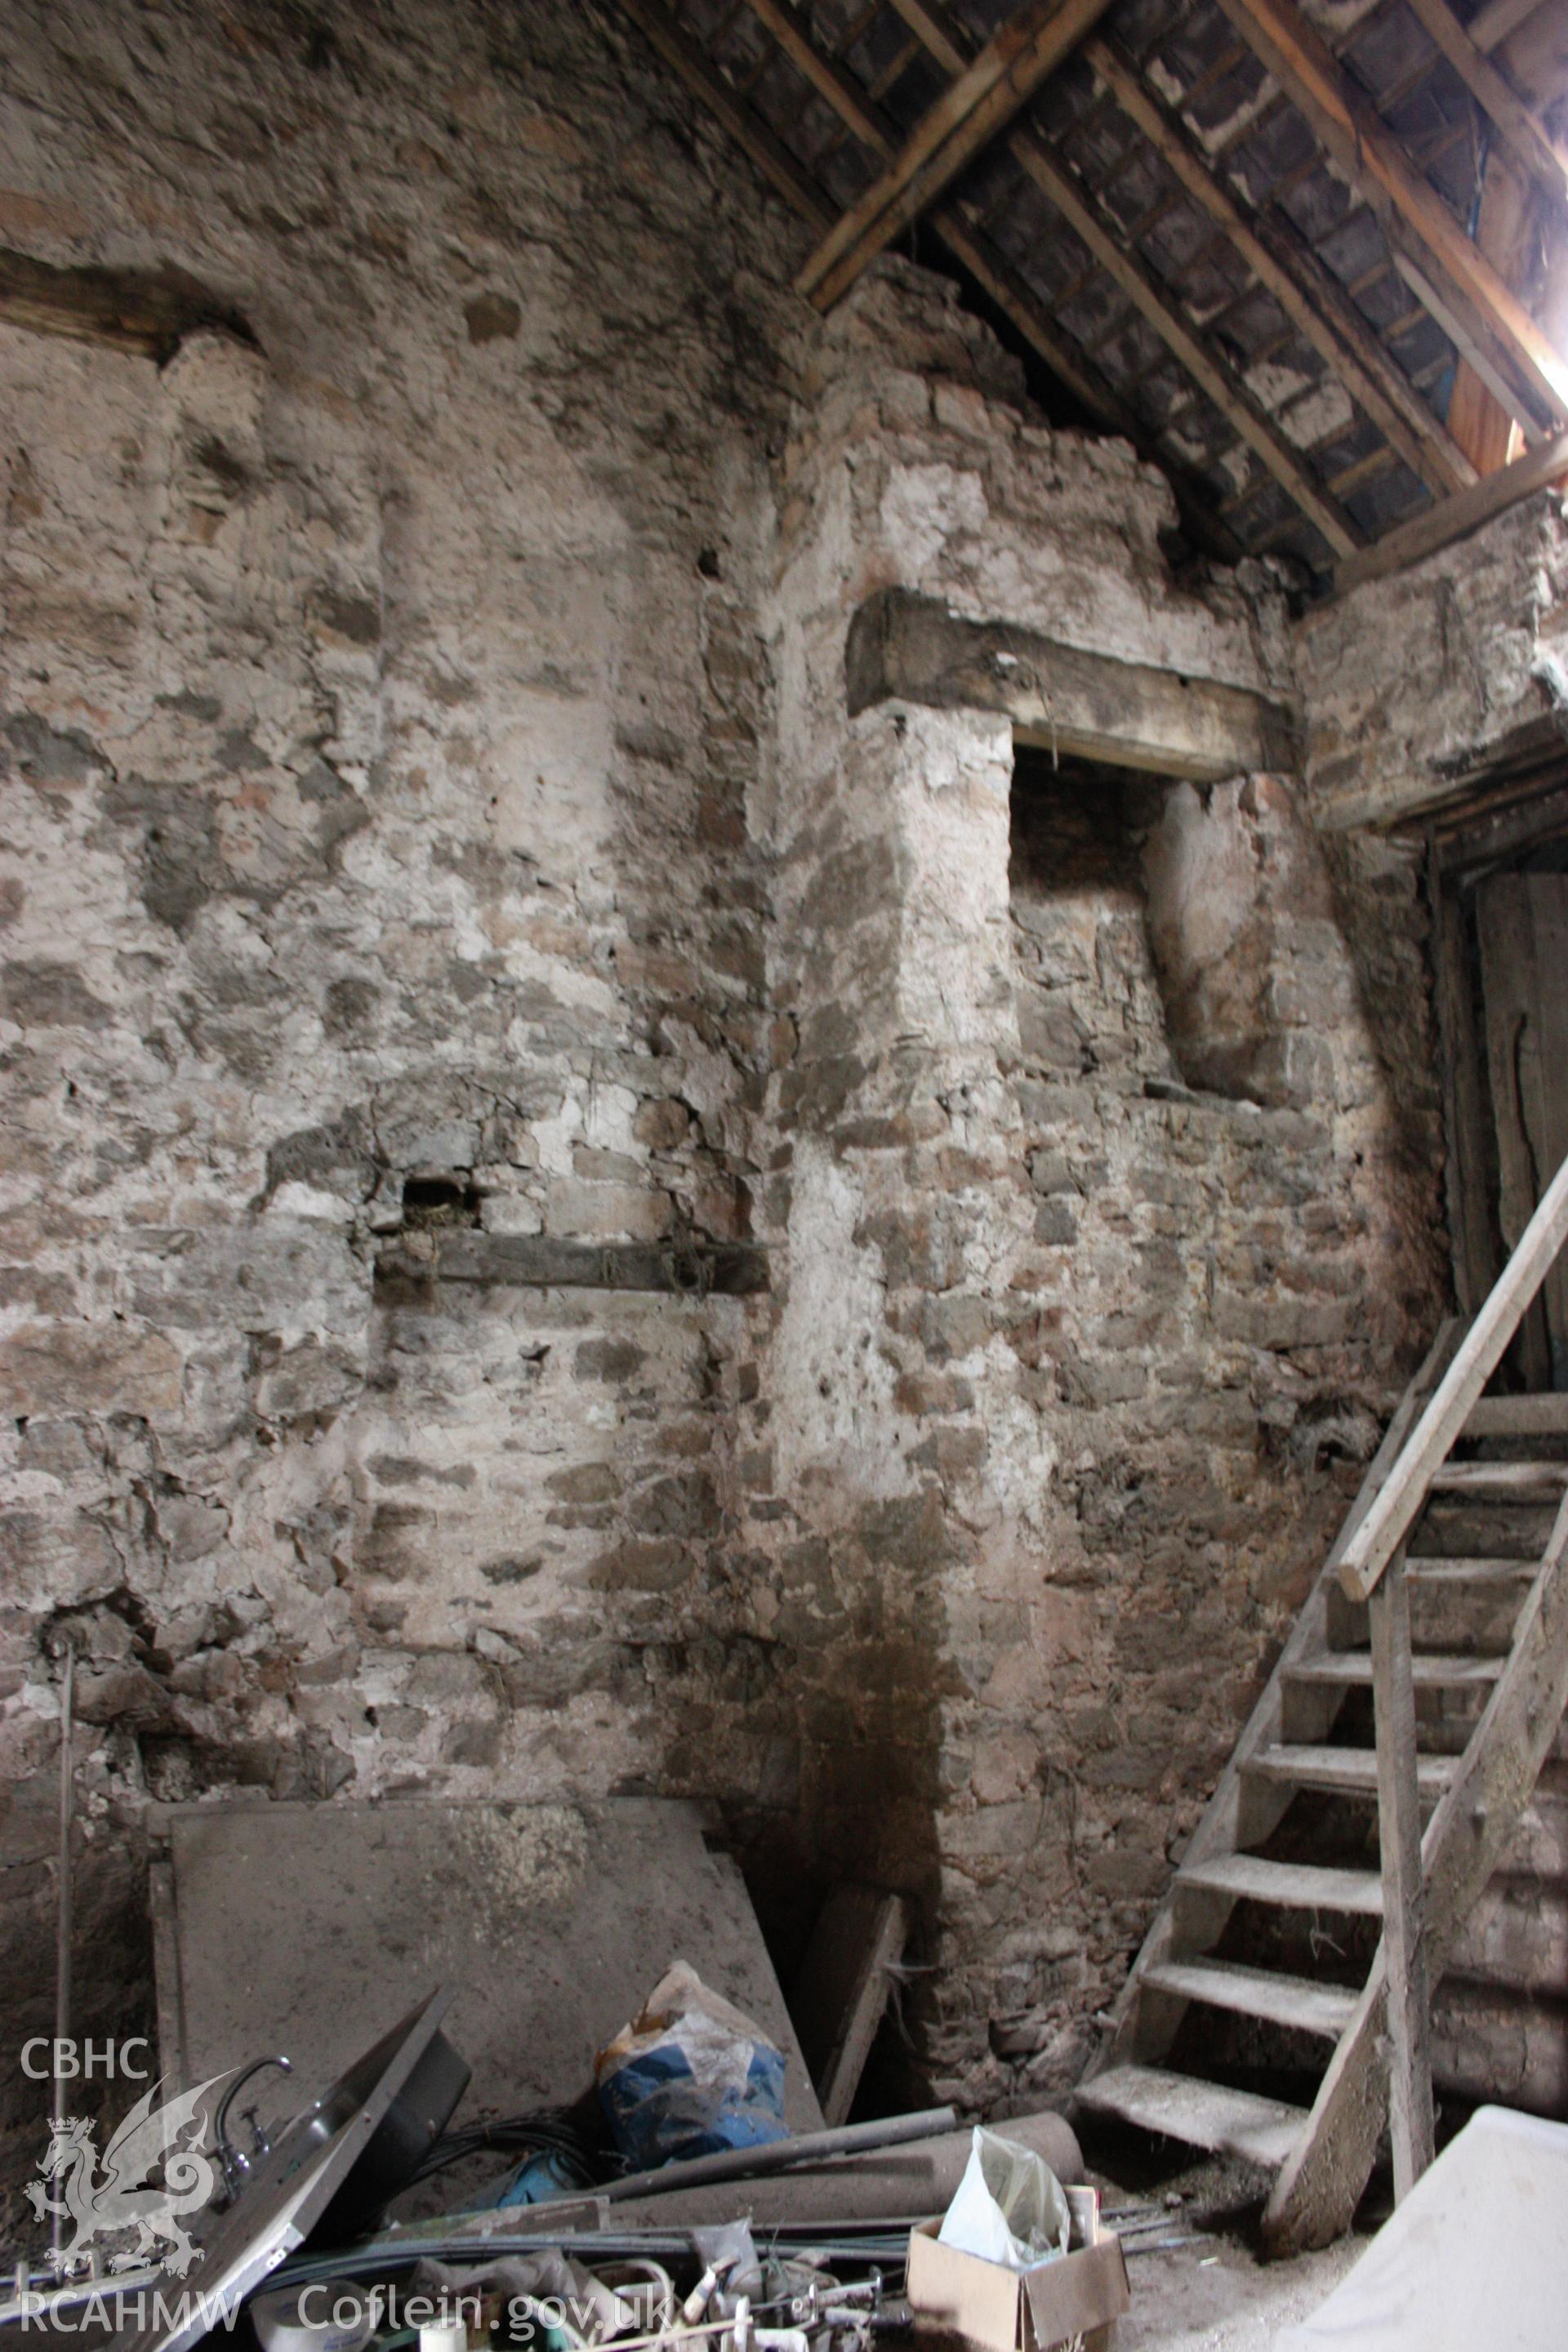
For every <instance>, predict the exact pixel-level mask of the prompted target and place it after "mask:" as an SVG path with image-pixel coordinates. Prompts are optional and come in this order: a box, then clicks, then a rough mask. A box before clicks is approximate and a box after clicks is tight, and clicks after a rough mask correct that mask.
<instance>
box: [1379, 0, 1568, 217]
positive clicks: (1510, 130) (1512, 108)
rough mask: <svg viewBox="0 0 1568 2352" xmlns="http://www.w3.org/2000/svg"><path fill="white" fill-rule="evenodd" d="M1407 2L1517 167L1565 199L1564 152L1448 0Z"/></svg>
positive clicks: (1567, 163) (1567, 162)
mask: <svg viewBox="0 0 1568 2352" xmlns="http://www.w3.org/2000/svg"><path fill="white" fill-rule="evenodd" d="M1407 5H1408V6H1409V7H1410V9H1411V11H1412V13H1413V14H1414V15H1415V16H1416V17H1418V18H1419V20H1420V22H1421V25H1422V26H1423V27H1424V28H1425V30H1426V33H1427V34H1428V36H1429V37H1431V39H1432V40H1433V41H1434V42H1436V46H1437V47H1438V48H1439V49H1441V51H1442V52H1443V55H1444V56H1445V57H1446V58H1447V60H1448V63H1449V64H1450V65H1451V66H1452V67H1453V68H1454V71H1455V72H1456V73H1457V74H1458V77H1459V79H1460V80H1461V81H1462V82H1463V83H1464V85H1465V87H1466V89H1468V91H1469V93H1470V96H1471V97H1472V98H1473V99H1474V100H1475V101H1476V103H1477V105H1478V106H1479V107H1480V108H1481V109H1482V110H1483V111H1484V112H1485V113H1487V114H1489V116H1490V117H1491V120H1492V122H1493V125H1494V126H1495V128H1496V130H1497V131H1498V133H1499V135H1500V138H1501V141H1502V143H1503V145H1504V147H1505V148H1506V149H1507V150H1508V152H1509V153H1510V155H1511V157H1512V158H1513V161H1514V163H1516V164H1517V166H1518V168H1519V169H1520V171H1521V172H1522V173H1525V175H1526V176H1527V177H1528V178H1530V179H1532V180H1534V181H1535V182H1536V184H1537V185H1538V186H1540V187H1542V188H1544V189H1545V191H1546V193H1547V194H1548V195H1549V196H1550V197H1551V198H1552V201H1553V202H1554V203H1556V204H1559V205H1561V204H1562V203H1563V202H1564V200H1565V199H1568V155H1564V154H1563V151H1562V149H1561V148H1560V147H1558V146H1556V145H1555V144H1554V143H1553V142H1552V137H1551V135H1550V133H1549V132H1548V131H1547V129H1546V127H1545V125H1544V123H1542V122H1541V121H1539V120H1538V119H1537V117H1536V116H1535V115H1534V114H1533V113H1532V112H1531V109H1530V108H1529V107H1528V106H1527V105H1526V104H1525V102H1524V100H1522V99H1521V97H1520V95H1519V93H1518V91H1517V90H1515V89H1512V88H1510V85H1509V83H1508V82H1507V81H1505V80H1504V79H1503V77H1502V75H1501V74H1500V72H1499V71H1498V68H1497V67H1496V66H1494V65H1493V63H1492V61H1491V59H1490V58H1489V57H1488V55H1487V54H1486V52H1485V50H1484V49H1481V48H1479V47H1477V45H1476V43H1475V42H1474V41H1473V40H1472V39H1471V38H1470V36H1469V34H1468V32H1467V30H1466V29H1465V27H1464V26H1463V25H1461V24H1460V22H1459V20H1458V17H1457V16H1455V14H1454V12H1453V10H1452V9H1451V8H1450V7H1449V6H1448V5H1447V0H1407Z"/></svg>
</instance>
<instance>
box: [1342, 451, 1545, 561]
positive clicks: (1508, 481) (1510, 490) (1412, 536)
mask: <svg viewBox="0 0 1568 2352" xmlns="http://www.w3.org/2000/svg"><path fill="white" fill-rule="evenodd" d="M1564 478H1568V433H1560V434H1558V435H1557V436H1556V437H1555V439H1553V440H1551V441H1546V442H1543V443H1542V446H1540V447H1539V448H1538V449H1531V450H1528V451H1527V452H1526V454H1525V455H1524V456H1523V457H1516V458H1515V459H1514V461H1513V463H1512V465H1511V466H1504V467H1503V468H1502V469H1501V471H1500V473H1496V474H1483V475H1482V477H1481V478H1480V480H1479V481H1478V482H1476V483H1474V484H1473V485H1472V486H1471V488H1469V489H1468V490H1457V491H1456V492H1455V494H1454V496H1453V497H1452V498H1451V499H1443V501H1442V502H1441V504H1440V505H1437V506H1435V507H1428V508H1427V509H1426V513H1425V514H1419V515H1417V516H1416V517H1415V520H1414V521H1412V522H1404V523H1401V524H1400V526H1399V528H1398V529H1397V530H1391V531H1390V532H1389V533H1388V534H1387V536H1386V537H1385V538H1384V539H1380V540H1378V541H1376V543H1375V545H1373V546H1372V547H1368V548H1363V550H1362V551H1361V552H1360V553H1359V554H1357V555H1352V556H1347V557H1346V558H1345V559H1344V561H1343V562H1341V563H1340V564H1338V565H1337V566H1336V567H1335V571H1334V589H1335V593H1337V594H1339V595H1345V594H1347V593H1349V591H1350V590H1351V589H1352V588H1359V587H1361V586H1362V585H1363V583H1365V582H1366V581H1368V580H1382V579H1384V578H1385V577H1386V576H1387V574H1388V573H1389V572H1405V571H1408V570H1409V568H1410V566H1411V564H1413V563H1419V562H1421V561H1422V559H1423V557H1425V556H1428V555H1436V554H1437V553H1438V551H1440V550H1441V549H1443V548H1445V547H1452V546H1453V545H1454V544H1455V542H1456V541H1458V540H1461V539H1468V537H1469V536H1470V533H1471V532H1472V531H1476V530H1480V529H1481V527H1482V525H1483V524H1484V523H1489V522H1490V521H1492V520H1493V519H1494V518H1495V517H1496V516H1498V515H1500V514H1506V513H1507V511H1508V509H1509V508H1510V507H1516V506H1518V504H1519V503H1520V500H1521V499H1529V498H1533V497H1534V496H1535V494H1536V492H1537V491H1538V490H1546V489H1550V488H1551V487H1552V484H1553V482H1558V481H1562V480H1563V479H1564Z"/></svg>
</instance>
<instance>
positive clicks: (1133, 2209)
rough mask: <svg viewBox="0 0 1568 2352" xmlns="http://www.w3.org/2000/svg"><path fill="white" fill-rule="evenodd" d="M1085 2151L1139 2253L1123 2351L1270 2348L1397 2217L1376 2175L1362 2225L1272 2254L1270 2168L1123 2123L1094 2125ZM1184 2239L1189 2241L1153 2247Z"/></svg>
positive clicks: (1121, 2338) (1119, 2346)
mask: <svg viewBox="0 0 1568 2352" xmlns="http://www.w3.org/2000/svg"><path fill="white" fill-rule="evenodd" d="M1084 2153H1085V2156H1086V2158H1088V2169H1089V2178H1090V2179H1093V2180H1095V2181H1096V2182H1097V2183H1098V2184H1099V2186H1100V2192H1101V2198H1102V2202H1103V2206H1104V2209H1105V2210H1106V2212H1107V2214H1108V2215H1109V2216H1110V2219H1111V2221H1112V2225H1113V2226H1114V2227H1115V2228H1117V2229H1118V2230H1119V2231H1120V2232H1121V2240H1122V2244H1123V2247H1124V2249H1125V2250H1126V2252H1127V2255H1128V2263H1127V2274H1128V2277H1129V2279H1130V2280H1131V2286H1132V2308H1131V2311H1130V2312H1129V2313H1128V2315H1127V2316H1126V2317H1125V2318H1124V2319H1123V2320H1121V2322H1120V2323H1119V2325H1118V2327H1117V2332H1116V2337H1115V2345H1116V2352H1270V2347H1272V2345H1273V2343H1274V2339H1275V2336H1276V2335H1277V2333H1278V2332H1279V2329H1281V2328H1283V2327H1287V2326H1292V2325H1294V2323H1295V2322H1296V2321H1298V2320H1300V2319H1304V2318H1306V2317H1307V2316H1308V2315H1309V2314H1310V2313H1311V2312H1314V2311H1316V2309H1317V2308H1318V2305H1320V2304H1321V2303H1322V2302H1324V2301H1325V2300H1326V2299H1327V2297H1328V2296H1329V2295H1330V2294H1332V2292H1333V2290H1334V2288H1335V2287H1336V2286H1338V2284H1339V2283H1340V2281H1341V2280H1342V2278H1343V2277H1344V2275H1345V2273H1346V2272H1347V2271H1348V2270H1350V2269H1351V2268H1352V2266H1353V2264H1354V2263H1356V2262H1357V2261H1358V2259H1359V2258H1360V2256H1361V2255H1362V2254H1363V2252H1365V2250H1366V2246H1367V2243H1368V2233H1369V2232H1370V2231H1374V2230H1376V2228H1377V2227H1378V2225H1379V2223H1380V2222H1381V2221H1383V2220H1384V2215H1385V2209H1386V2203H1387V2184H1386V2183H1385V2182H1384V2181H1383V2180H1381V2179H1375V2178H1374V2180H1373V2186H1372V2188H1371V2189H1369V2191H1368V2193H1367V2196H1366V2198H1365V2200H1363V2210H1362V2212H1361V2214H1360V2215H1359V2216H1358V2220H1359V2221H1360V2222H1361V2224H1362V2227H1361V2228H1360V2229H1359V2230H1358V2231H1356V2232H1355V2233H1354V2234H1352V2236H1350V2237H1347V2238H1345V2239H1343V2240H1342V2242H1340V2243H1339V2244H1338V2245H1335V2246H1330V2247H1328V2248H1326V2249H1325V2250H1324V2251H1323V2252H1321V2253H1316V2254H1302V2255H1299V2256H1298V2257H1296V2259H1295V2260H1293V2261H1290V2262H1273V2263H1268V2262H1264V2261H1263V2260H1262V2259H1261V2256H1260V2254H1259V2252H1258V2230H1257V2223H1258V2214H1259V2213H1260V2211H1261V2210H1262V2203H1263V2198H1264V2195H1265V2194H1266V2192H1267V2188H1268V2182H1267V2179H1266V2178H1265V2176H1264V2175H1263V2174H1262V2173H1259V2172H1257V2171H1255V2170H1253V2168H1251V2167H1249V2166H1247V2165H1244V2164H1237V2163H1232V2162H1231V2161H1230V2160H1228V2159H1227V2158H1196V2157H1193V2156H1188V2157H1186V2158H1178V2155H1177V2152H1176V2150H1175V2148H1174V2147H1173V2146H1172V2147H1168V2148H1167V2149H1166V2150H1165V2151H1163V2153H1162V2152H1161V2151H1159V2150H1157V2149H1156V2148H1155V2147H1153V2146H1152V2144H1151V2143H1150V2142H1149V2141H1147V2140H1142V2139H1140V2138H1139V2137H1137V2136H1136V2135H1131V2134H1124V2133H1121V2132H1108V2131H1095V2130H1093V2129H1091V2130H1090V2131H1089V2133H1087V2134H1086V2140H1085V2150H1084ZM1162 2208H1163V2218H1162ZM1173 2240H1181V2241H1185V2242H1184V2243H1179V2244H1167V2245H1166V2248H1165V2250H1164V2251H1162V2252H1153V2251H1152V2248H1153V2246H1154V2245H1155V2243H1156V2242H1169V2241H1173ZM1143 2248H1149V2249H1151V2251H1148V2252H1144V2251H1142V2249H1143Z"/></svg>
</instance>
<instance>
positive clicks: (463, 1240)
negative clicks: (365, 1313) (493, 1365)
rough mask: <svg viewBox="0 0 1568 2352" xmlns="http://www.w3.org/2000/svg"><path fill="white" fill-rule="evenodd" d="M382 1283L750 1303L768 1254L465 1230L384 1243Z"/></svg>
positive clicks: (379, 1264) (736, 1245)
mask: <svg viewBox="0 0 1568 2352" xmlns="http://www.w3.org/2000/svg"><path fill="white" fill-rule="evenodd" d="M375 1278H376V1281H377V1282H378V1283H392V1282H398V1283H402V1284H404V1285H405V1286H408V1287H409V1288H410V1289H411V1290H413V1291H414V1292H415V1293H416V1294H417V1293H418V1292H419V1291H421V1290H423V1289H425V1288H426V1286H428V1285H430V1284H432V1283H437V1282H471V1283H479V1284H484V1285H489V1286H492V1287H494V1288H499V1289H529V1290H654V1291H667V1292H673V1293H674V1294H675V1295H676V1296H677V1297H682V1298H703V1297H707V1295H708V1294H709V1292H710V1291H718V1292H721V1293H722V1294H723V1295H724V1296H726V1297H747V1296H749V1295H751V1294H752V1292H755V1291H759V1290H766V1289H767V1287H768V1279H769V1277H768V1256H767V1252H766V1251H765V1250H763V1249H759V1248H756V1247H755V1246H753V1245H752V1244H750V1243H744V1242H712V1243H703V1244H698V1245H688V1244H681V1245H679V1246H678V1245H676V1244H673V1243H671V1244H662V1245H661V1244H658V1243H643V1242H573V1241H556V1240H554V1239H553V1238H552V1236H550V1235H548V1234H484V1233H479V1232H477V1231H474V1230H470V1229H468V1228H466V1227H461V1226H459V1227H456V1228H449V1229H447V1231H445V1232H432V1233H425V1234H397V1235H396V1236H395V1238H393V1239H391V1240H388V1241H385V1242H384V1243H383V1244H381V1246H380V1248H379V1249H378V1250H377V1252H376V1259H375Z"/></svg>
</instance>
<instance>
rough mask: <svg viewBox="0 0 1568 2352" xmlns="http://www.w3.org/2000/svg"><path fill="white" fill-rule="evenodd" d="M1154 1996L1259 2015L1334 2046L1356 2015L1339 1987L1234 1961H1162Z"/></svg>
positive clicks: (1153, 1976)
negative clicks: (1165, 1995)
mask: <svg viewBox="0 0 1568 2352" xmlns="http://www.w3.org/2000/svg"><path fill="white" fill-rule="evenodd" d="M1148 1982H1149V1983H1150V1984H1151V1985H1152V1988H1153V1990H1155V1991H1156V1992H1169V1993H1174V1994H1176V1995H1177V1996H1178V1998H1179V1999H1181V2000H1195V2001H1199V2002H1201V2003H1202V2004H1203V2005H1204V2006H1205V2008H1208V2009H1228V2010H1230V2011H1234V2013H1235V2014H1236V2015H1237V2017H1258V2018H1263V2019H1265V2020H1267V2021H1268V2023H1269V2024H1270V2025H1282V2026H1284V2027H1286V2028H1287V2030H1288V2031H1289V2032H1292V2033H1313V2034H1318V2035H1320V2036H1321V2037H1323V2038H1325V2039H1327V2040H1328V2041H1330V2042H1337V2041H1338V2040H1339V2038H1340V2036H1341V2034H1342V2032H1344V2030H1345V2027H1346V2026H1347V2025H1348V2024H1349V2023H1350V2021H1351V2019H1352V2015H1353V2014H1354V2011H1355V2004H1356V1996H1355V1994H1354V1993H1353V1992H1350V1991H1346V1990H1342V1988H1341V1987H1340V1986H1338V1985H1322V1984H1313V1983H1311V1982H1310V1981H1309V1979H1307V1978H1305V1977H1290V1976H1281V1975H1278V1974H1276V1972H1275V1971H1274V1970H1273V1969H1247V1968H1242V1967H1241V1966H1239V1965H1238V1963H1237V1962H1236V1961H1234V1960H1162V1961H1161V1962H1160V1963H1159V1965H1158V1966H1157V1967H1155V1968H1152V1969H1150V1971H1149V1976H1148Z"/></svg>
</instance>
